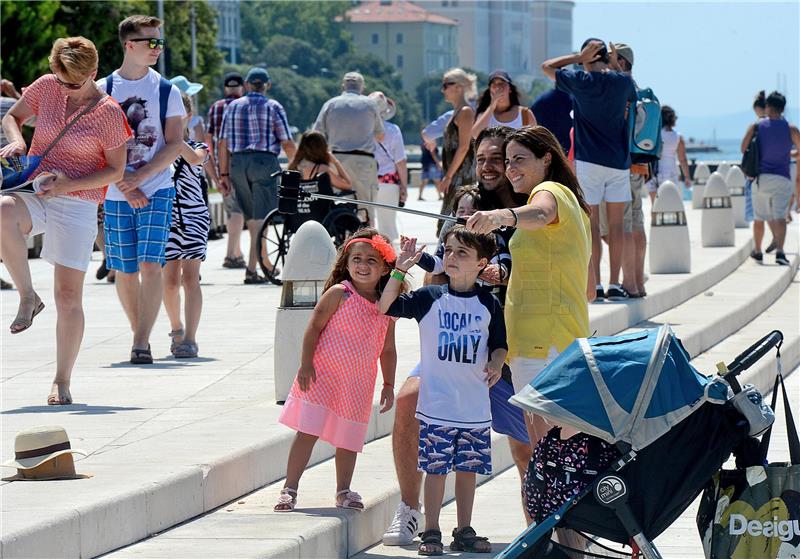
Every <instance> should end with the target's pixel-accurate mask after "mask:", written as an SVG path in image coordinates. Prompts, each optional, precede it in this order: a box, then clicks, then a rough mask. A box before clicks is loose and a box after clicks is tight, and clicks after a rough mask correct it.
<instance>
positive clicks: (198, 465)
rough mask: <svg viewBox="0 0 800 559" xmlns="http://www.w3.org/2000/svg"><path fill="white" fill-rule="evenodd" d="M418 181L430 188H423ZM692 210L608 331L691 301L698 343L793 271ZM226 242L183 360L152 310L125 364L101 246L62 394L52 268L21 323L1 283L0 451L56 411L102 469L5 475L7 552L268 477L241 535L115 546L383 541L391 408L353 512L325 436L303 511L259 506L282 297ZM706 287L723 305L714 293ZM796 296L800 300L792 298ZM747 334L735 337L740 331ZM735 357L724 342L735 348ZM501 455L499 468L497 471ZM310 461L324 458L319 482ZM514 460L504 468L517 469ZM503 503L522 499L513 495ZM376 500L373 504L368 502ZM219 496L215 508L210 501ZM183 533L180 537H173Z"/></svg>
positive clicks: (151, 552) (112, 544)
mask: <svg viewBox="0 0 800 559" xmlns="http://www.w3.org/2000/svg"><path fill="white" fill-rule="evenodd" d="M427 195H428V196H429V197H431V192H430V191H428V192H427ZM410 205H411V206H412V207H416V208H420V209H425V210H427V211H437V210H438V206H439V204H438V203H436V202H424V203H417V202H413V203H411V204H410ZM647 215H649V213H648V214H647ZM689 220H690V225H691V228H692V258H693V272H692V274H691V275H686V274H680V275H674V276H654V277H652V278H651V279H650V281H649V282H648V284H647V287H648V292H649V293H650V294H651V295H650V296H649V297H648V298H647V299H644V300H640V301H632V302H628V303H610V302H605V303H601V304H596V305H592V306H591V317H592V327H593V329H596V330H597V331H598V333H599V334H612V333H616V332H619V331H622V330H625V329H627V328H630V327H633V326H639V327H645V326H648V325H650V326H652V325H655V324H658V323H659V318H658V317H659V316H661V315H665V316H667V313H669V312H670V310H671V309H676V308H678V307H679V305H682V304H685V305H689V306H687V307H685V310H684V311H682V313H681V314H680V316H677V317H675V318H672V319H670V320H669V321H670V322H672V323H677V326H676V330H677V331H678V334H679V335H680V336H681V337H684V338H685V339H686V340H688V344H689V345H688V346H687V347H690V351H691V352H692V353H693V355H695V354H697V353H700V352H704V351H707V350H708V349H709V348H711V347H713V346H714V345H715V344H717V343H719V342H721V341H722V340H724V339H725V338H727V337H728V336H729V335H730V334H731V333H732V332H735V331H736V330H738V329H739V328H741V327H742V326H744V324H747V323H748V322H750V321H752V319H753V318H754V317H755V316H756V315H758V314H759V313H761V312H762V311H764V310H765V309H767V308H768V307H770V305H772V303H773V302H775V301H776V300H778V298H779V297H780V296H781V294H782V293H783V292H784V291H785V290H786V288H787V286H789V282H790V281H791V278H792V276H793V271H792V270H789V269H787V268H783V269H779V268H777V267H775V266H773V265H770V266H763V267H760V266H755V265H754V264H751V263H750V262H749V260H748V259H747V254H748V253H749V251H750V248H749V240H748V239H749V233H748V231H746V230H737V231H736V239H737V240H736V246H735V247H729V248H721V249H703V248H702V247H700V246H699V230H700V229H699V212H691V211H689ZM400 224H401V228H400V229H401V231H403V232H413V231H423V232H425V234H422V235H420V237H421V241H422V242H424V243H428V244H429V246H433V245H434V244H435V238H434V237H433V230H432V227H431V224H432V222H431V221H430V220H426V219H424V218H418V217H413V216H405V215H401V216H400ZM790 239H791V240H790V245H789V248H788V252H790V253H792V255H791V256H790V257H791V258H792V260H793V261H794V262H795V266H796V260H797V259H796V253H797V249H796V246H797V237H796V232H795V231H793V232H792V233H791V237H790ZM243 244H244V243H243ZM224 252H225V241H216V242H212V243H211V244H210V245H209V258H208V261H207V263H206V264H204V266H203V269H202V276H203V292H204V297H205V308H204V312H203V320H202V322H201V325H200V330H199V334H198V343H199V345H200V355H201V357H200V358H199V359H195V360H180V361H179V360H175V359H173V358H172V357H171V356H169V351H168V347H169V339H168V337H167V332H168V331H169V329H170V328H169V323H168V321H167V319H166V315H165V314H164V313H163V311H162V314H161V316H160V317H159V320H158V322H157V324H156V328H155V331H154V334H153V337H152V347H153V354H154V356H155V357H156V362H155V364H154V365H152V366H131V365H130V364H129V363H128V355H129V351H130V343H131V334H130V332H129V328H128V325H127V321H126V319H125V317H124V314H123V312H122V309H121V307H120V305H119V302H118V300H117V298H116V294H115V290H114V287H113V286H112V285H110V284H107V283H106V282H98V281H96V280H95V279H94V270H95V269H96V265H97V264H99V255H98V254H97V253H95V257H94V259H95V261H94V263H93V266H92V268H91V270H90V274H88V275H87V280H86V289H85V293H84V300H85V309H86V319H87V320H86V322H87V328H86V335H85V338H84V343H83V350H82V352H81V355H80V357H79V359H78V363H77V365H76V368H75V373H74V377H73V385H72V393H73V397H74V399H75V404H73V405H72V406H65V407H48V406H46V405H45V400H46V396H47V394H48V392H49V388H50V381H51V380H52V374H53V366H54V353H55V343H54V336H55V307H54V303H53V297H52V268H51V267H50V265H49V264H47V263H46V262H43V261H41V260H32V261H31V267H32V273H33V278H34V284H35V285H36V286H37V289H38V291H39V294H40V295H41V297H42V299H43V300H44V302H45V304H46V305H47V308H46V309H45V311H44V312H43V313H42V314H41V315H39V316H38V317H37V318H36V320H35V322H34V326H33V327H32V328H31V329H30V330H29V331H26V332H24V333H22V334H19V335H16V336H11V335H10V334H9V333H8V330H7V328H6V326H5V325H7V324H8V323H10V322H11V320H12V319H13V316H14V314H15V312H16V306H17V298H16V293H15V292H3V295H2V315H1V316H0V325H3V327H2V333H1V334H0V343H2V358H1V359H2V361H0V365H2V371H1V372H0V375H1V376H0V390H1V391H2V394H1V395H0V396H1V397H2V409H1V411H0V420H2V437H1V438H0V453H1V454H2V460H7V459H8V458H9V455H10V454H11V453H13V439H14V435H15V434H16V433H17V432H18V431H19V430H21V429H25V428H28V427H32V426H35V425H50V424H57V425H62V426H64V427H65V428H66V429H67V432H68V433H69V434H70V437H71V439H72V444H73V446H74V447H79V448H83V449H85V450H87V451H88V452H90V456H89V457H88V458H86V459H83V460H81V461H79V462H77V464H76V466H77V469H78V471H79V472H81V473H91V474H93V476H94V477H92V478H91V479H86V480H78V481H68V482H39V483H24V482H16V483H3V484H2V485H0V499H1V500H2V509H1V510H0V522H1V523H2V526H1V527H0V532H2V547H1V548H0V553H1V556H2V557H3V558H8V557H33V556H38V557H55V556H71V557H78V556H81V557H92V556H96V555H99V554H102V553H106V552H109V551H111V550H114V549H116V548H119V547H121V546H124V545H128V544H131V543H134V542H137V541H139V540H142V539H144V538H146V537H148V536H150V535H153V534H157V533H159V532H163V531H164V530H167V529H168V528H170V527H172V526H174V525H176V524H178V523H180V522H184V521H186V520H188V519H190V518H192V517H195V516H198V515H200V514H202V513H204V512H208V511H212V510H214V509H215V508H216V507H220V506H222V505H226V504H227V503H229V502H230V501H231V500H235V499H237V498H238V497H239V496H241V495H246V494H248V493H250V492H252V491H254V490H258V489H260V488H262V487H265V486H269V485H270V484H273V483H274V484H276V486H275V487H267V488H266V489H264V490H263V491H259V492H258V493H256V494H255V495H262V494H263V497H258V498H255V499H254V498H252V496H251V497H248V498H247V499H246V500H248V501H249V502H250V503H258V504H259V507H257V509H253V510H245V511H242V512H243V514H245V515H248V516H249V518H250V519H252V520H253V521H256V520H258V521H257V522H254V523H252V524H248V523H242V526H245V525H247V526H249V527H250V529H251V530H252V531H251V532H250V534H249V536H248V535H241V534H233V533H231V534H230V539H227V540H225V539H224V538H223V539H222V540H219V541H218V538H216V539H215V538H213V537H210V538H209V540H208V541H207V542H205V541H204V542H203V543H202V544H200V545H198V542H197V536H198V531H199V533H205V534H209V533H210V532H209V530H213V527H214V526H215V525H216V526H218V527H220V528H221V529H222V530H223V531H225V530H228V527H227V526H228V524H227V523H225V522H222V521H221V520H220V519H219V517H218V516H216V514H217V513H214V514H210V515H208V516H205V517H203V518H202V519H201V520H202V521H205V522H207V523H205V522H200V521H195V522H192V523H189V524H187V525H186V526H184V527H182V528H178V529H177V530H174V531H170V532H166V533H165V534H163V535H162V536H161V537H156V538H154V539H151V540H148V541H147V542H144V543H142V544H139V545H134V546H131V547H130V548H127V549H123V550H120V551H119V552H118V555H119V556H134V555H135V556H139V557H188V556H193V557H197V556H205V557H223V556H224V557H230V556H234V555H236V556H246V557H256V556H259V557H262V556H271V557H287V556H295V557H298V556H303V557H332V556H338V557H347V556H349V555H353V554H355V553H357V552H359V551H361V550H364V549H365V548H368V547H370V546H371V545H372V544H374V543H375V541H377V540H376V538H374V534H375V533H376V531H378V530H381V531H382V529H383V528H384V527H385V525H386V524H387V523H388V520H389V518H390V517H391V513H392V512H393V509H394V506H395V504H396V502H397V496H396V480H394V479H393V471H392V468H391V457H390V440H389V438H387V437H385V435H387V434H388V433H389V432H390V430H391V421H392V417H393V415H392V414H391V413H389V414H385V415H383V416H380V417H376V416H375V415H374V416H373V423H372V425H371V429H370V432H369V435H368V438H369V440H370V441H371V442H370V444H368V445H367V448H366V449H365V454H364V456H363V457H362V458H361V459H360V464H361V466H359V467H358V468H357V469H356V477H357V479H360V480H362V481H361V484H360V485H359V486H358V487H357V489H358V490H359V491H360V492H361V493H362V494H364V495H365V499H366V502H367V506H368V509H369V510H368V511H367V512H365V513H363V515H359V520H358V522H353V520H354V519H355V517H353V516H352V513H347V514H346V513H342V512H339V511H332V510H331V507H330V503H329V501H330V502H332V492H333V489H332V488H333V482H332V479H333V478H332V475H330V474H331V472H329V471H327V470H332V464H330V463H329V462H326V463H322V464H320V462H322V461H323V460H325V459H326V458H328V457H330V456H331V454H332V449H331V448H330V447H328V446H327V445H318V448H317V450H316V451H315V454H314V456H313V457H312V466H313V465H314V464H319V465H318V466H313V468H312V470H313V471H312V472H309V476H308V481H306V478H304V487H305V492H304V494H303V505H302V506H303V507H304V508H303V510H304V511H305V512H307V513H312V515H313V516H311V517H309V516H307V515H302V514H297V515H283V516H282V517H281V519H278V518H276V515H272V514H270V513H269V510H271V506H272V502H271V501H272V500H273V499H274V496H275V494H276V493H277V489H276V488H277V487H278V486H279V484H280V480H281V479H282V478H283V476H284V470H285V457H286V455H287V452H288V446H289V444H290V441H291V436H292V433H291V432H290V431H289V430H288V429H286V428H284V427H282V426H279V425H277V424H276V418H277V416H278V414H279V412H280V407H279V406H277V405H275V403H274V392H273V378H274V371H273V339H274V330H275V327H276V324H275V308H276V306H277V303H278V300H279V296H280V288H279V287H276V286H271V285H269V286H245V285H242V279H243V276H244V273H243V271H242V270H235V271H231V270H226V269H223V268H222V267H221V262H222V259H223V256H224ZM417 276H418V277H419V276H421V274H418V275H417ZM726 278H727V283H725V280H726ZM792 288H793V289H794V290H795V291H797V284H796V283H795V284H793V285H792ZM712 300H714V301H716V304H714V305H712V304H711V301H712ZM701 303H702V304H701ZM796 304H797V301H796V299H795V307H794V309H795V310H796V308H797V307H796ZM784 308H785V306H784ZM790 311H791V309H790ZM672 312H673V313H675V312H676V311H675V310H673V311H672ZM785 314H786V312H784V315H785ZM796 317H797V314H796V312H795V314H794V315H792V314H791V312H789V315H788V319H787V318H786V317H785V316H784V317H783V318H780V319H775V320H774V321H772V322H774V323H776V324H777V323H781V324H786V321H787V320H788V325H789V328H791V327H792V324H794V325H796V324H797V322H796V320H795V322H794V323H792V322H791V321H792V319H793V318H795V319H796ZM662 318H663V317H662ZM664 320H666V318H664ZM643 321H644V322H643ZM648 321H649V322H648ZM737 321H738V322H737ZM781 321H783V322H781ZM772 322H771V323H772ZM781 327H782V328H784V329H785V326H781ZM681 328H684V329H685V332H686V334H684V333H683V332H681ZM797 334H798V333H797V329H796V328H795V332H794V335H795V336H797ZM297 335H298V336H300V335H302V332H298V334H297ZM397 339H398V342H397V343H398V354H399V363H398V385H399V384H400V383H401V382H402V380H403V379H404V377H405V375H406V373H407V371H409V370H410V369H411V368H412V367H413V366H414V364H415V363H416V361H417V359H418V355H419V351H418V334H417V327H416V324H415V323H414V322H412V321H400V322H399V323H398V336H397ZM749 341H752V340H749ZM749 341H747V340H742V341H741V342H740V347H743V346H744V344H745V343H749ZM792 347H795V346H792ZM792 351H794V353H792ZM792 351H789V352H788V353H789V355H795V354H796V353H797V351H796V348H795V350H792ZM733 355H735V353H734V354H730V353H729V354H728V355H727V358H730V357H733ZM791 358H792V359H794V358H796V356H795V357H791ZM382 437H383V438H382ZM495 442H496V449H497V454H498V456H497V462H496V463H497V464H505V465H510V459H509V457H508V456H507V445H506V443H505V441H503V440H502V439H499V438H498V439H497V440H496V441H495ZM504 453H505V455H504ZM504 467H505V466H498V471H499V470H502V469H503V468H504ZM314 472H317V473H318V477H319V479H320V481H319V485H318V484H317V482H316V479H317V476H312V474H314ZM12 473H13V470H9V471H8V474H9V475H10V474H12ZM512 473H513V472H512ZM512 473H506V474H502V475H501V477H503V478H513V477H514V476H515V474H513V475H511V474H512ZM498 481H499V478H498ZM489 483H490V484H491V483H494V482H489ZM354 487H355V486H354ZM487 487H488V484H487ZM317 488H319V489H317ZM328 493H330V495H328ZM482 494H485V491H483V492H479V500H478V505H477V508H478V509H479V510H480V509H481V505H480V503H481V502H482V501H481V499H482V498H483V497H480V495H482ZM234 502H235V501H234ZM504 502H505V498H504ZM513 502H514V505H515V506H516V502H517V501H516V499H514V500H513ZM326 503H327V504H326ZM227 506H228V505H226V507H227ZM306 507H312V508H311V509H310V510H309V509H308V508H306ZM314 507H317V508H316V509H315V508H314ZM376 507H377V508H376ZM320 508H321V509H322V510H320ZM505 508H511V507H505ZM373 510H374V511H375V512H376V514H371V512H370V511H373ZM226 511H227V508H223V509H219V512H220V513H221V512H226ZM378 511H380V513H379V514H378ZM317 514H322V515H324V517H325V518H321V517H320V516H317ZM253 515H255V516H253ZM257 517H258V518H257ZM206 519H208V520H207V521H206ZM309 522H311V523H310V524H309ZM184 529H188V530H190V532H189V533H190V534H192V533H193V534H194V535H193V536H192V535H189V536H187V538H188V540H193V542H194V545H188V544H189V541H186V542H185V543H186V544H187V546H188V547H180V546H179V547H177V548H176V547H170V545H166V546H163V547H159V546H160V545H161V544H160V543H159V542H161V543H164V539H162V538H164V537H165V536H166V539H169V536H170V535H175V534H179V533H180V530H184ZM331 533H333V534H338V536H331ZM514 533H516V532H514ZM498 536H499V535H498ZM331 537H337V538H339V539H338V540H336V541H338V543H336V544H335V545H333V544H332V542H333V541H334V540H331ZM378 537H379V535H378ZM175 539H179V536H175V538H173V542H172V544H174V543H175V542H174V540H175ZM212 539H213V540H214V541H211V540H212ZM495 539H496V541H502V540H501V539H497V538H495ZM315 542H316V543H315ZM332 545H333V547H332ZM673 556H675V555H673ZM667 557H672V556H670V555H667ZM675 557H677V556H675Z"/></svg>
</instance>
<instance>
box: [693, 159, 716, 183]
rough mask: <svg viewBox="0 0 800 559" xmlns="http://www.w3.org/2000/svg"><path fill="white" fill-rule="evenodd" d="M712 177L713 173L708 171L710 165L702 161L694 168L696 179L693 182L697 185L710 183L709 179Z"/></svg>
mask: <svg viewBox="0 0 800 559" xmlns="http://www.w3.org/2000/svg"><path fill="white" fill-rule="evenodd" d="M710 176H711V171H710V170H709V169H708V165H707V164H705V163H704V162H702V161H701V162H700V163H698V164H697V166H696V167H695V168H694V177H693V179H692V180H693V181H694V183H695V184H705V183H706V182H708V177H710Z"/></svg>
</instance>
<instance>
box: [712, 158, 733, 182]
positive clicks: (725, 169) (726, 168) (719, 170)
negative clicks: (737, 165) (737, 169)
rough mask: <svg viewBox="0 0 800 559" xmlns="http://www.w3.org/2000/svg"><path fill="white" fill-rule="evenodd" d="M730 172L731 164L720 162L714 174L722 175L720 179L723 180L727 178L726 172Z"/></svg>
mask: <svg viewBox="0 0 800 559" xmlns="http://www.w3.org/2000/svg"><path fill="white" fill-rule="evenodd" d="M730 170H731V164H730V163H728V162H727V161H721V162H720V164H719V166H717V170H716V171H715V172H716V173H719V174H720V175H722V178H725V177H727V176H728V171H730Z"/></svg>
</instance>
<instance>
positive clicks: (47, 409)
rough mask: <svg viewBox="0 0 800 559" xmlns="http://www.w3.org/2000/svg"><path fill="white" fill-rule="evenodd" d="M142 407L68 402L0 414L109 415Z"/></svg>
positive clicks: (17, 409)
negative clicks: (62, 404)
mask: <svg viewBox="0 0 800 559" xmlns="http://www.w3.org/2000/svg"><path fill="white" fill-rule="evenodd" d="M141 409H144V408H137V407H123V406H89V405H87V404H70V405H68V406H25V407H22V408H16V409H13V410H5V411H2V412H0V415H15V414H22V413H62V412H63V413H70V414H73V415H111V414H114V413H117V412H121V411H136V410H141Z"/></svg>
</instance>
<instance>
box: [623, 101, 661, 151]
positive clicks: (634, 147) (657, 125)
mask: <svg viewBox="0 0 800 559" xmlns="http://www.w3.org/2000/svg"><path fill="white" fill-rule="evenodd" d="M636 95H637V99H636V112H635V113H634V118H630V117H629V121H628V122H629V130H630V151H631V161H632V162H633V163H652V162H655V161H658V158H659V155H660V154H661V103H659V101H658V97H656V96H655V94H654V93H653V90H652V89H650V88H647V89H638V88H637V89H636Z"/></svg>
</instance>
